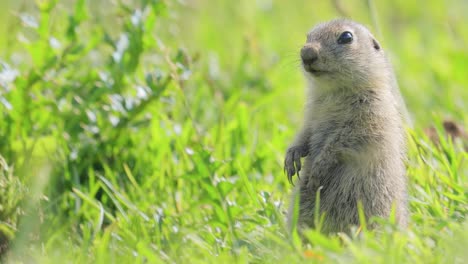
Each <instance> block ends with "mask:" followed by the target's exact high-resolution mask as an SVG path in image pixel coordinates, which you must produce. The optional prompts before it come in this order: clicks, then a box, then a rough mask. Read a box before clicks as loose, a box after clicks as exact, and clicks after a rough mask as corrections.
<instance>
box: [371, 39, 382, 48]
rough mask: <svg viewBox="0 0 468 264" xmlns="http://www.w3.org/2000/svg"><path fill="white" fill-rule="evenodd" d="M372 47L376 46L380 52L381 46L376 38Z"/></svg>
mask: <svg viewBox="0 0 468 264" xmlns="http://www.w3.org/2000/svg"><path fill="white" fill-rule="evenodd" d="M372 45H373V46H374V49H375V50H380V44H379V43H378V42H377V40H375V39H374V38H372Z"/></svg>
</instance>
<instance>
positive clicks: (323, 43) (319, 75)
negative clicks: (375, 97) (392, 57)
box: [300, 19, 389, 88]
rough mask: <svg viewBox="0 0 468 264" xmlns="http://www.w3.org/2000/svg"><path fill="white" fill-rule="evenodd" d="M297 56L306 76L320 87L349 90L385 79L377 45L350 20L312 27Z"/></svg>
mask: <svg viewBox="0 0 468 264" xmlns="http://www.w3.org/2000/svg"><path fill="white" fill-rule="evenodd" d="M300 56H301V61H302V65H303V68H304V70H305V72H306V75H307V76H310V77H312V79H313V80H314V81H317V82H320V83H324V84H325V83H328V84H329V85H332V86H334V85H333V84H335V83H339V84H341V85H345V86H347V85H349V86H350V88H352V87H362V86H369V85H375V84H374V83H373V82H374V81H376V80H380V81H385V80H383V79H388V76H385V74H386V73H388V72H389V70H388V68H389V64H388V62H387V59H386V57H385V54H384V52H383V50H382V48H381V46H380V44H379V43H378V42H377V40H376V39H375V38H374V36H373V35H372V34H371V33H370V32H369V30H368V29H367V28H366V27H364V26H363V25H361V24H359V23H356V22H353V21H350V20H346V19H337V20H332V21H330V22H326V23H321V24H318V25H317V26H315V27H314V28H313V29H312V30H311V31H310V32H309V33H308V34H307V41H306V43H305V45H304V47H302V49H301V53H300ZM343 88H345V87H343Z"/></svg>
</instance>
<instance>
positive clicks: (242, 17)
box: [0, 0, 468, 263]
mask: <svg viewBox="0 0 468 264" xmlns="http://www.w3.org/2000/svg"><path fill="white" fill-rule="evenodd" d="M2 5H5V6H7V8H11V10H15V11H12V12H10V13H9V14H8V16H6V18H5V17H2V18H0V24H2V25H7V27H6V28H7V29H8V31H9V32H10V33H9V34H8V37H7V38H5V39H1V40H0V47H1V48H2V50H0V109H1V114H0V115H1V119H2V122H0V152H1V155H2V156H3V157H4V158H5V159H6V161H7V162H8V164H10V166H13V167H14V168H15V175H14V176H13V175H12V174H11V172H12V170H13V169H12V167H6V165H2V169H3V170H2V171H1V173H2V175H1V177H2V178H1V179H0V185H1V186H2V188H1V190H0V216H1V219H0V221H1V222H0V224H1V225H0V228H1V229H0V233H1V234H7V233H8V239H14V244H13V246H14V247H13V250H12V251H11V253H10V255H9V256H8V257H9V258H10V260H11V261H12V262H15V261H22V262H30V260H38V261H39V262H46V263H49V262H60V263H62V262H64V261H69V262H78V263H82V262H92V263H116V262H118V263H126V262H135V261H136V262H146V263H158V262H170V263H173V262H177V263H179V262H182V263H184V262H187V263H197V262H201V263H206V262H208V263H210V262H213V263H224V262H241V263H244V262H265V263H268V262H279V263H283V262H294V263H296V262H327V263H328V262H346V263H348V262H356V263H363V262H364V263H428V262H429V263H457V262H459V263H462V262H463V260H464V259H468V256H467V255H466V253H465V249H464V247H463V245H466V243H467V242H468V231H467V230H468V223H467V221H466V217H467V215H468V205H467V204H468V199H467V195H468V184H467V182H468V181H467V175H468V166H467V158H468V154H467V152H466V151H465V150H464V147H465V146H464V145H463V144H464V143H463V142H462V141H460V140H459V139H457V140H451V139H449V138H447V137H445V135H444V131H443V129H442V125H441V124H442V119H444V118H446V117H450V118H453V119H455V120H457V121H459V122H462V123H463V122H464V123H466V122H468V115H467V114H466V110H467V109H466V103H465V102H466V101H468V93H467V90H466V89H462V87H465V86H467V85H468V79H467V78H466V77H465V72H466V70H467V65H466V61H467V60H466V59H467V58H468V53H467V51H466V49H464V47H466V44H467V42H468V35H466V31H465V29H466V28H465V27H466V26H465V25H464V24H463V21H464V20H463V18H464V13H463V12H462V10H464V8H465V9H466V7H467V6H466V4H465V3H464V2H463V1H455V0H453V1H447V2H443V1H429V2H427V3H426V4H425V7H427V10H428V11H427V12H426V11H424V12H423V11H422V9H421V8H420V6H419V4H416V2H414V3H413V2H411V1H409V2H408V1H386V2H383V1H376V2H373V1H357V0H356V1H346V3H345V1H320V3H317V1H291V2H289V1H281V2H280V1H268V0H262V1H256V2H251V1H239V2H238V3H235V4H234V3H233V2H232V1H207V0H202V1H195V2H193V3H192V1H188V3H186V4H185V5H184V4H181V3H176V2H174V1H166V2H165V1H157V0H140V1H136V0H135V1H104V0H102V1H85V0H76V1H67V0H64V1H52V0H40V1H36V2H35V5H32V4H31V5H24V6H20V5H18V4H17V3H15V1H11V2H6V4H5V3H2V4H0V7H2ZM3 7H4V6H3ZM5 9H6V7H4V8H3V9H2V8H0V10H5ZM425 10H426V9H425ZM441 10H443V11H441ZM339 15H348V16H351V17H352V18H354V19H356V20H359V21H362V22H363V23H366V24H370V25H371V27H373V28H374V32H376V34H377V36H378V38H379V39H381V40H382V41H381V42H382V44H383V46H384V48H385V49H386V50H387V52H388V53H389V56H390V57H391V59H392V61H393V62H394V64H395V68H396V71H397V75H398V79H399V82H400V86H401V88H402V91H403V93H404V94H405V98H406V101H407V103H408V106H409V108H410V111H411V112H412V114H413V119H414V121H415V129H414V131H413V130H412V131H409V135H410V136H409V139H410V140H409V141H410V142H409V161H408V178H409V189H410V208H411V213H412V216H411V223H410V227H409V228H408V230H399V229H398V228H397V227H396V226H395V225H394V221H393V220H392V218H390V219H373V220H372V221H379V222H380V225H381V226H382V227H381V228H380V229H379V230H376V231H370V230H367V229H366V228H365V225H363V227H362V230H356V234H355V235H354V236H352V237H348V236H344V235H335V236H325V235H323V234H322V233H320V231H319V230H310V231H309V232H308V233H307V234H306V235H305V238H303V239H305V240H308V241H309V242H310V243H306V244H303V243H302V242H301V238H300V237H299V236H298V235H297V234H296V233H293V235H292V236H290V235H288V232H287V230H286V228H285V223H284V211H285V209H286V204H288V203H289V202H290V201H289V193H290V192H291V187H290V186H289V184H288V183H287V180H286V177H285V176H284V175H283V173H282V161H283V154H284V151H285V149H286V146H287V144H288V143H289V142H290V140H291V139H292V137H293V134H294V132H295V131H296V130H297V127H298V126H299V124H300V122H301V121H300V119H301V117H302V114H301V111H302V105H303V96H302V95H303V93H304V91H303V90H304V82H303V79H302V77H301V74H300V69H299V63H298V61H297V59H296V57H297V53H298V49H299V47H300V46H301V45H302V43H303V41H304V34H305V32H307V30H308V29H309V28H310V27H311V26H312V25H313V24H315V23H316V22H319V21H321V20H327V19H330V18H333V17H336V16H339ZM2 20H4V21H2ZM1 22H3V23H1ZM447 28H450V32H451V33H450V34H448V33H447ZM1 29H2V28H0V30H1ZM379 35H381V36H379ZM427 109H431V111H432V112H431V114H428V113H427V112H428V111H427ZM429 125H434V126H435V127H436V129H437V131H438V132H439V133H440V135H441V137H440V145H439V146H435V145H434V144H432V143H431V141H430V140H429V138H428V137H427V136H426V135H425V134H424V132H423V128H424V127H426V126H429ZM2 164H6V163H5V162H3V160H2ZM7 168H8V169H7ZM23 182H27V183H28V184H29V188H28V190H29V191H28V193H27V194H26V193H25V192H26V189H25V188H24V186H23V185H22V183H23ZM3 186H6V187H3ZM25 195H27V197H28V201H27V202H26V203H25V204H24V205H22V206H23V207H18V205H19V202H20V201H22V200H24V198H23V197H26V196H25ZM18 208H26V209H25V211H26V213H25V214H24V216H23V217H21V219H20V225H19V226H20V227H19V228H16V224H17V221H18V216H19V214H18V212H19V211H18ZM320 221H323V219H321V218H319V217H317V219H316V222H317V223H320ZM363 224H364V223H363ZM5 228H6V229H5ZM4 230H7V231H6V232H4ZM17 230H18V231H17Z"/></svg>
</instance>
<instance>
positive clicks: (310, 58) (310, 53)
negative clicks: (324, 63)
mask: <svg viewBox="0 0 468 264" xmlns="http://www.w3.org/2000/svg"><path fill="white" fill-rule="evenodd" d="M301 59H302V62H303V63H304V64H306V65H310V64H313V63H314V62H315V61H316V60H317V59H318V51H317V47H315V46H314V45H310V44H306V45H304V47H302V49H301Z"/></svg>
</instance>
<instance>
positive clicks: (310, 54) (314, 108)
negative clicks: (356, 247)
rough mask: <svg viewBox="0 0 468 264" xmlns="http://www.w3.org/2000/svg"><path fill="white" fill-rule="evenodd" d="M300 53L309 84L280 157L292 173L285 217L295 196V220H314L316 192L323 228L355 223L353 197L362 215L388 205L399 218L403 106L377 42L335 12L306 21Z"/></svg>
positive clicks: (403, 213) (385, 212)
mask: <svg viewBox="0 0 468 264" xmlns="http://www.w3.org/2000/svg"><path fill="white" fill-rule="evenodd" d="M300 56H301V60H302V65H303V69H304V73H305V76H306V78H307V80H308V83H309V85H308V89H307V90H308V95H307V99H306V108H305V118H304V124H303V128H302V129H301V130H300V132H299V133H298V135H297V137H296V139H295V141H294V142H293V144H292V145H291V146H290V147H289V149H288V150H287V153H286V158H285V161H284V167H285V171H286V174H287V176H288V179H289V181H290V182H291V181H292V176H293V175H294V174H296V173H298V176H299V179H298V184H297V186H296V187H295V189H294V191H293V195H292V197H293V198H292V202H291V205H290V208H289V212H288V222H289V224H290V225H291V224H292V223H291V222H292V218H293V211H294V206H295V201H296V198H298V200H299V208H298V211H299V215H298V226H299V228H303V227H313V226H314V213H315V205H316V196H317V192H320V212H321V213H324V215H325V221H324V223H323V226H322V230H323V231H324V232H348V231H350V229H349V227H350V226H353V225H354V226H359V225H360V222H359V216H358V209H357V208H358V203H359V202H360V203H361V204H362V208H363V211H364V213H365V216H366V218H367V219H369V218H370V217H372V216H379V217H388V216H389V215H390V213H391V211H392V207H393V206H394V207H395V213H396V220H397V223H398V224H399V225H401V226H406V224H407V221H408V213H407V205H406V204H407V193H406V176H405V164H404V161H405V156H406V150H405V149H406V143H405V141H406V140H405V130H404V120H405V118H406V115H407V114H406V108H405V106H404V102H403V99H402V97H401V95H400V92H399V89H398V86H397V82H396V80H395V77H394V73H393V70H392V67H391V64H390V63H389V61H388V60H387V58H386V56H385V54H384V52H383V50H382V48H381V46H380V44H379V43H378V42H377V40H376V39H375V38H374V37H373V36H372V34H371V33H370V32H369V30H368V29H367V28H365V27H364V26H363V25H361V24H359V23H356V22H354V21H350V20H346V19H337V20H332V21H330V22H326V23H322V24H319V25H317V26H316V27H314V28H313V29H312V31H310V32H309V34H308V35H307V41H306V44H305V45H304V47H303V48H302V49H301V53H300ZM301 157H305V159H304V164H303V165H302V166H301ZM299 172H300V173H299Z"/></svg>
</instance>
